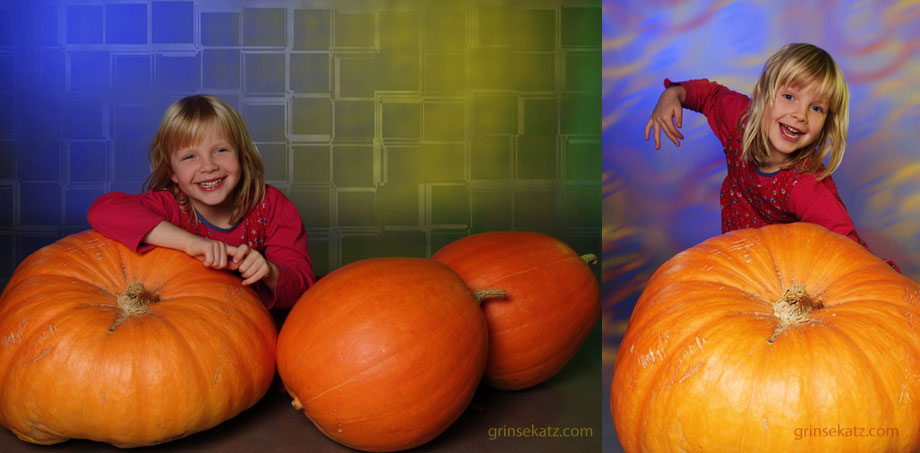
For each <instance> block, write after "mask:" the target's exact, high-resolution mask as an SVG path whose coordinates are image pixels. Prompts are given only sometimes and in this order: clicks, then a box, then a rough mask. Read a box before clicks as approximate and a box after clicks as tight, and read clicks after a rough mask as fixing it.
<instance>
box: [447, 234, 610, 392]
mask: <svg viewBox="0 0 920 453" xmlns="http://www.w3.org/2000/svg"><path fill="white" fill-rule="evenodd" d="M432 259H434V260H437V261H440V262H442V263H444V264H446V265H448V266H449V267H450V268H451V269H453V270H454V271H456V272H457V273H458V274H460V276H461V277H463V280H464V281H465V282H466V284H467V286H469V287H470V288H471V289H473V290H480V289H487V288H500V289H502V290H505V291H507V293H508V295H507V296H506V297H505V298H503V299H498V298H495V299H490V300H487V301H485V303H484V304H483V311H484V312H485V315H486V320H487V321H488V323H489V360H488V362H487V364H486V371H485V378H484V379H485V381H486V382H487V383H488V384H489V385H491V386H493V387H496V388H499V389H503V390H519V389H523V388H527V387H530V386H533V385H537V384H539V383H541V382H543V381H545V380H547V379H549V378H550V377H552V376H553V375H555V374H556V373H558V372H559V371H560V370H561V369H562V368H563V367H564V366H565V365H566V364H567V363H568V362H569V360H571V359H572V357H574V356H575V353H576V352H578V348H579V347H580V346H581V345H582V343H584V341H585V339H586V338H587V337H588V334H590V333H591V329H592V328H593V327H594V325H595V324H596V323H597V319H598V317H599V316H600V310H601V306H600V285H599V284H598V282H597V278H596V277H595V276H594V274H593V273H592V272H591V268H590V267H589V266H588V264H587V263H586V262H585V259H583V258H582V257H580V256H578V254H576V253H575V252H574V251H572V249H571V248H569V246H567V245H566V244H565V243H563V242H561V241H559V240H557V239H555V238H553V237H551V236H548V235H546V234H542V233H535V232H525V231H492V232H487V233H479V234H474V235H471V236H467V237H465V238H462V239H459V240H456V241H454V242H452V243H450V244H448V245H447V246H445V247H443V248H442V249H441V250H438V252H437V253H435V254H434V256H432Z"/></svg>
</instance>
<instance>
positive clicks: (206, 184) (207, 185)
mask: <svg viewBox="0 0 920 453" xmlns="http://www.w3.org/2000/svg"><path fill="white" fill-rule="evenodd" d="M223 180H224V178H220V179H215V180H214V181H206V182H200V183H198V185H199V186H201V187H202V188H204V189H213V188H215V187H217V185H218V184H220V183H221V182H223Z"/></svg>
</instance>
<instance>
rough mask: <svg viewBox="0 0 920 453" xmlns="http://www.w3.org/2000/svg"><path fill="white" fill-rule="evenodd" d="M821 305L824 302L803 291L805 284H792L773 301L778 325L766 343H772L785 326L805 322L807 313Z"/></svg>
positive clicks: (821, 306) (822, 305)
mask: <svg viewBox="0 0 920 453" xmlns="http://www.w3.org/2000/svg"><path fill="white" fill-rule="evenodd" d="M823 307H824V304H822V303H821V302H816V301H813V300H812V299H811V297H810V296H809V295H808V293H807V292H805V285H792V286H791V287H789V288H788V289H786V291H785V292H784V293H783V295H782V296H780V298H779V299H777V300H776V302H773V314H774V315H775V316H776V317H777V318H778V319H779V325H777V326H776V329H775V330H774V331H773V336H772V337H770V339H768V340H767V343H773V341H775V340H776V337H777V336H779V334H780V333H782V331H783V330H786V327H789V326H794V325H796V324H800V323H803V322H807V321H808V313H810V312H811V311H812V310H815V309H819V308H823Z"/></svg>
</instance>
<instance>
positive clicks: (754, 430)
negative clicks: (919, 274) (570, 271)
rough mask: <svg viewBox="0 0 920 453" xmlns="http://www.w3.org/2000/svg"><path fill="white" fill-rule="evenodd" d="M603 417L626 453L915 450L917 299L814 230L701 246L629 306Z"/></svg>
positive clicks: (919, 367) (861, 256) (909, 286)
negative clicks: (609, 421)
mask: <svg viewBox="0 0 920 453" xmlns="http://www.w3.org/2000/svg"><path fill="white" fill-rule="evenodd" d="M610 410H611V413H612V415H613V421H614V423H615V425H616V432H617V436H618V437H619V440H620V443H621V444H622V445H623V448H624V450H625V451H627V452H642V451H650V452H667V451H744V452H778V451H782V452H793V451H801V452H815V451H848V452H857V451H865V452H877V451H904V452H916V451H920V287H918V285H917V284H916V283H915V282H913V281H911V280H909V279H907V278H905V277H903V276H901V275H900V274H898V273H897V272H895V271H894V270H892V269H891V268H890V267H889V266H888V265H887V264H886V263H884V262H883V261H881V260H879V259H878V258H876V257H875V256H873V255H871V254H870V253H869V252H868V251H866V250H865V249H864V248H863V247H861V246H860V245H859V244H857V243H856V242H854V241H852V240H850V239H848V238H846V237H844V236H842V235H839V234H836V233H832V232H830V231H828V230H826V229H824V228H822V227H820V226H817V225H814V224H809V223H795V224H777V225H771V226H766V227H763V228H759V229H748V230H738V231H734V232H731V233H728V234H725V235H722V236H718V237H714V238H711V239H709V240H706V241H704V242H702V243H701V244H699V245H697V246H695V247H692V248H690V249H688V250H685V251H684V252H681V253H679V254H677V255H676V256H674V257H673V258H672V259H671V260H669V261H668V262H666V263H664V264H663V265H662V266H661V268H659V269H658V270H657V272H656V273H655V274H654V275H653V276H652V277H651V279H650V280H649V282H648V284H647V286H646V287H645V290H644V291H643V293H642V295H641V296H640V297H639V300H638V302H637V303H636V306H635V309H634V311H633V313H632V316H631V318H630V320H629V327H628V329H627V331H626V333H625V335H624V337H623V340H622V342H621V344H620V346H619V349H618V351H617V356H616V360H615V363H614V375H613V382H612V387H611V401H610Z"/></svg>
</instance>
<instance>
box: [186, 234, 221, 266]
mask: <svg viewBox="0 0 920 453" xmlns="http://www.w3.org/2000/svg"><path fill="white" fill-rule="evenodd" d="M227 248H228V246H227V244H225V243H223V242H221V241H215V240H212V239H205V238H202V237H198V236H194V235H190V240H189V241H188V243H187V244H186V245H185V248H183V251H184V252H185V253H186V254H188V255H189V256H193V257H195V258H198V260H199V261H201V264H204V265H205V267H211V268H214V269H224V268H226V267H227V253H228V252H227Z"/></svg>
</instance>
